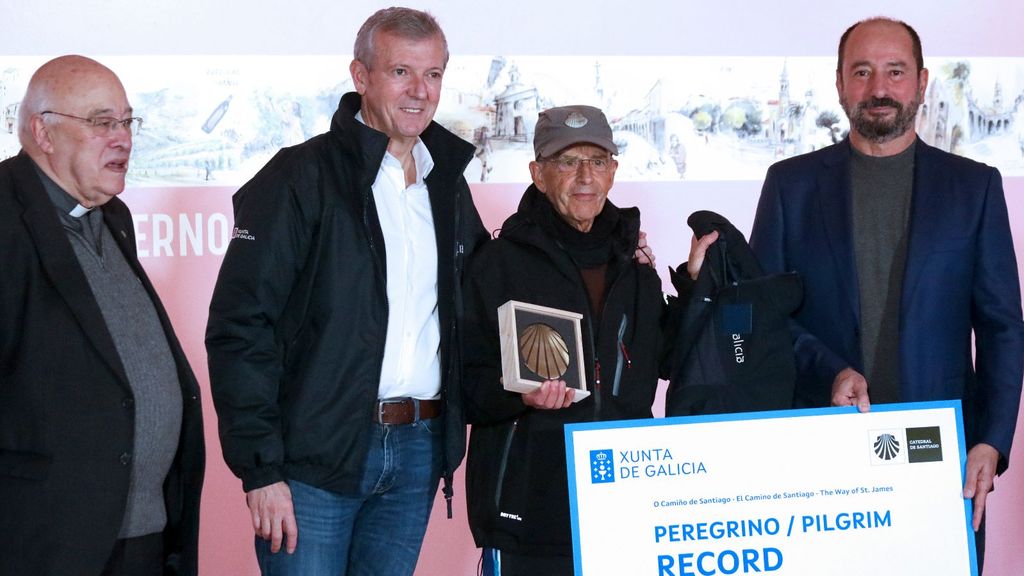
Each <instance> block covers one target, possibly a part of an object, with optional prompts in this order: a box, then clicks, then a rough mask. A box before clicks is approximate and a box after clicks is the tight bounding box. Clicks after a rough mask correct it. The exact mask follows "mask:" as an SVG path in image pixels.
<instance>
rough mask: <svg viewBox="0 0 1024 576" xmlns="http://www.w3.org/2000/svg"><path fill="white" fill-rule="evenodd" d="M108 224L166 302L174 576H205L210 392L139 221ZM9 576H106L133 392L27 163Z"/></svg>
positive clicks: (22, 171) (6, 536) (10, 298)
mask: <svg viewBox="0 0 1024 576" xmlns="http://www.w3.org/2000/svg"><path fill="white" fill-rule="evenodd" d="M103 217H104V222H105V223H106V225H107V227H108V228H109V229H110V232H111V234H112V235H113V237H114V240H115V241H116V242H117V246H118V248H120V249H121V252H122V253H123V254H124V257H125V260H127V261H128V264H129V265H130V266H131V267H132V270H134V271H135V274H136V275H137V276H138V278H139V281H140V282H141V283H142V286H143V287H144V288H145V290H146V293H147V294H149V297H150V298H151V299H152V301H153V306H154V308H155V309H156V313H157V316H158V317H159V319H160V323H161V325H162V326H163V329H164V333H165V334H166V335H167V343H168V345H169V346H170V349H171V353H172V354H173V356H174V361H175V364H176V366H177V370H178V379H179V382H180V383H181V394H182V402H183V414H182V424H181V438H180V441H179V445H178V452H177V454H176V455H175V458H174V462H173V464H172V466H171V469H170V471H169V473H168V476H167V479H166V480H165V482H164V496H165V499H166V502H167V527H166V528H165V530H164V557H165V567H164V574H166V575H172V574H173V575H179V576H181V575H195V574H196V573H197V559H198V553H197V549H198V538H199V497H200V490H201V488H202V481H203V470H204V466H205V453H204V444H203V428H202V406H201V403H200V400H199V386H198V384H197V382H196V379H195V376H194V375H193V373H192V370H191V369H190V368H189V365H188V362H187V360H186V358H185V353H184V352H183V351H182V348H181V345H180V344H179V342H178V339H177V338H176V337H175V335H174V331H173V329H172V327H171V323H170V320H169V319H168V317H167V313H166V312H165V310H164V308H163V306H162V305H161V303H160V299H159V298H158V297H157V295H156V292H155V290H154V289H153V285H152V284H151V283H150V281H149V278H148V277H147V276H146V273H145V271H143V269H142V266H141V265H140V263H139V260H138V258H137V256H136V248H135V234H134V229H133V227H132V217H131V214H130V213H129V211H128V207H127V206H125V205H124V203H123V202H121V201H120V200H119V199H117V198H113V199H111V200H110V201H109V202H107V204H105V205H104V207H103ZM0 265H2V266H3V269H2V272H0V576H15V575H17V576H22V575H26V574H32V575H34V576H51V575H52V576H57V575H60V576H78V575H81V576H87V575H95V574H99V573H100V572H101V571H102V570H103V566H104V564H105V562H106V560H107V558H108V557H109V556H110V553H111V551H112V550H113V548H114V543H115V541H116V539H117V536H118V531H119V530H120V527H121V522H122V520H123V518H124V510H125V503H126V500H127V496H128V485H129V481H130V470H131V467H130V466H129V464H130V462H131V453H132V451H133V449H134V418H135V411H134V402H133V396H132V391H131V387H130V386H129V384H128V378H127V376H126V375H125V371H124V367H123V366H122V364H121V359H120V356H119V355H118V353H117V349H116V347H115V345H114V341H113V338H112V337H111V335H110V333H109V332H108V331H107V327H106V323H105V321H104V320H103V315H102V312H101V311H100V308H99V305H98V304H97V303H96V299H95V298H94V297H93V295H92V289H91V288H90V286H89V282H88V279H87V278H86V276H85V273H84V272H83V271H82V267H81V265H80V264H79V263H78V258H77V257H76V256H75V252H74V249H73V248H72V246H71V242H70V241H69V240H68V238H67V233H66V232H65V231H64V229H63V228H62V227H61V224H60V219H59V217H58V215H57V210H56V209H55V208H54V206H53V202H51V201H50V199H49V197H48V196H47V194H46V191H45V189H44V188H43V183H42V180H40V178H39V175H38V173H37V172H36V168H35V167H34V166H33V163H32V160H31V159H29V157H28V155H27V154H25V152H22V153H21V154H19V155H18V156H15V157H14V158H10V159H8V160H6V161H4V162H0Z"/></svg>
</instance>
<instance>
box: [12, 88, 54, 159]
mask: <svg viewBox="0 0 1024 576" xmlns="http://www.w3.org/2000/svg"><path fill="white" fill-rule="evenodd" d="M47 92H48V91H47V90H45V89H43V87H41V86H39V85H38V84H33V83H31V82H30V83H29V85H28V88H27V89H26V90H25V97H24V98H22V99H21V103H20V104H18V142H19V143H20V144H21V147H22V148H25V147H26V145H27V144H29V143H34V142H35V136H33V135H32V117H33V116H35V115H37V114H39V113H40V112H42V111H44V110H47V109H49V107H50V104H49V98H48V96H49V94H48V93H47Z"/></svg>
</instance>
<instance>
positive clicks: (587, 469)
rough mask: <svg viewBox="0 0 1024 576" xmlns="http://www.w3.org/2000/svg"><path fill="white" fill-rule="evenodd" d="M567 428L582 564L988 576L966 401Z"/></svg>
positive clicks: (646, 569) (701, 571) (681, 573)
mask: <svg viewBox="0 0 1024 576" xmlns="http://www.w3.org/2000/svg"><path fill="white" fill-rule="evenodd" d="M565 436H566V451H567V458H568V466H569V493H570V507H571V513H572V530H573V546H574V549H575V563H576V574H577V575H586V576H601V575H605V574H606V575H615V576H621V575H625V574H628V575H630V576H639V575H648V574H649V575H652V576H694V575H697V576H720V575H740V574H744V575H745V574H769V575H773V576H786V575H818V574H828V575H829V576H844V575H848V576H864V575H867V574H870V575H872V576H882V575H888V574H891V575H900V576H904V575H908V574H922V575H924V574H926V575H928V576H942V575H956V576H964V575H966V574H971V575H976V574H977V568H976V562H975V549H974V538H973V531H972V529H971V526H970V521H971V502H970V501H969V500H965V499H964V498H963V497H962V491H963V475H964V465H965V462H966V450H965V447H964V441H963V424H962V417H961V413H960V403H959V402H958V401H952V402H945V401H944V402H926V403H914V404H893V405H878V406H873V407H872V409H871V412H869V413H867V414H860V413H857V412H856V410H855V409H854V408H824V409H813V410H792V411H782V412H760V413H753V414H728V415H719V416H701V417H687V418H666V419H655V420H632V421H622V422H596V423H587V424H572V425H568V426H566V428H565Z"/></svg>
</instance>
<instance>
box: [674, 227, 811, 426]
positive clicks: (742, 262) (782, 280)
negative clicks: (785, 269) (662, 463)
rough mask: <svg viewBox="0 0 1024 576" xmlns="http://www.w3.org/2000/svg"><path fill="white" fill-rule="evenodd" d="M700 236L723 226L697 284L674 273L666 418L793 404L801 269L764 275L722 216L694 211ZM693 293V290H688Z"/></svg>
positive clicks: (747, 246)
mask: <svg viewBox="0 0 1024 576" xmlns="http://www.w3.org/2000/svg"><path fill="white" fill-rule="evenodd" d="M686 223H687V224H689V225H690V227H691V228H692V229H693V231H694V233H695V234H696V235H697V237H698V238H700V237H701V236H704V235H705V234H708V233H710V232H711V231H713V230H718V234H719V238H718V240H717V241H716V242H715V243H714V244H712V245H711V246H710V247H709V248H708V251H707V254H706V256H705V258H704V263H703V265H702V266H701V270H700V273H699V274H698V276H697V279H696V280H695V281H693V280H691V279H690V277H689V275H687V274H686V268H685V266H682V273H681V274H679V273H677V272H676V271H675V270H670V273H671V279H672V284H673V285H674V286H675V287H676V290H677V292H678V293H679V295H680V296H679V298H678V299H676V300H675V301H674V302H670V304H671V305H672V306H673V307H674V308H675V313H674V314H673V316H672V318H673V319H672V320H671V321H672V323H673V324H675V325H674V326H671V327H670V331H672V330H673V329H674V331H675V336H676V344H675V347H674V349H673V352H672V357H671V359H670V362H671V364H670V366H671V379H670V381H669V388H668V394H667V397H666V400H665V415H666V416H687V415H695V414H721V413H728V412H753V411H761V410H780V409H788V408H791V407H792V405H793V389H794V385H795V380H796V364H795V360H794V354H793V337H792V335H791V333H790V329H789V316H790V314H792V312H793V311H794V310H796V308H797V307H798V306H799V305H800V302H801V299H802V298H803V285H802V283H801V281H800V277H799V276H798V275H797V274H796V273H788V274H777V275H771V276H765V275H764V272H763V271H762V269H761V265H760V264H759V263H758V261H757V258H756V257H755V256H754V253H753V252H752V251H751V249H750V246H749V245H748V244H747V241H746V239H745V238H744V237H743V234H742V233H740V231H739V230H737V229H736V227H734V226H733V225H732V224H731V223H730V222H729V221H728V220H726V219H725V218H724V217H723V216H720V215H718V214H715V213H714V212H708V211H700V212H694V213H693V214H691V215H690V217H689V218H688V219H687V221H686ZM687 293H688V295H687Z"/></svg>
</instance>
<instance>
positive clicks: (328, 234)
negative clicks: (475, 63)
mask: <svg viewBox="0 0 1024 576" xmlns="http://www.w3.org/2000/svg"><path fill="white" fill-rule="evenodd" d="M360 104H361V99H360V97H359V95H358V94H355V93H349V94H346V95H345V96H344V97H342V99H341V103H340V105H339V107H338V111H337V112H336V113H335V115H334V118H333V120H332V121H331V129H330V131H329V132H327V133H325V134H321V135H319V136H316V137H314V138H312V139H310V140H309V141H307V142H305V143H303V144H300V145H298V146H293V147H290V148H285V149H283V150H281V151H280V152H279V153H278V154H277V155H276V156H275V157H274V158H273V159H272V160H271V161H270V162H268V163H267V165H266V166H265V167H264V168H263V169H262V170H260V172H259V173H258V174H257V175H256V176H255V177H253V179H252V180H251V181H249V182H248V183H247V184H246V185H245V186H243V187H242V188H241V189H240V190H239V191H238V192H237V193H236V194H235V196H234V208H235V230H234V233H233V239H232V240H231V243H230V245H229V246H228V250H227V254H226V255H225V257H224V263H223V265H222V266H221V270H220V275H219V277H218V279H217V285H216V288H215V289H214V293H213V301H212V302H211V304H210V319H209V324H208V326H207V331H206V348H207V353H208V356H209V366H210V384H211V391H212V395H213V400H214V403H215V406H216V408H217V416H218V427H219V432H220V441H221V446H222V447H223V449H224V459H225V461H226V462H227V464H228V466H229V467H230V468H231V470H232V472H234V473H235V474H236V475H237V476H239V477H240V478H241V479H242V485H243V488H244V489H245V490H246V491H249V490H252V489H254V488H260V487H262V486H267V485H269V484H272V483H274V482H278V481H281V480H285V479H295V480H299V481H301V482H305V483H307V484H311V485H313V486H316V487H319V488H322V489H326V490H331V491H335V492H339V493H353V492H355V491H356V489H357V487H358V485H359V481H360V479H361V478H362V474H363V463H364V461H365V457H366V452H367V449H368V439H369V433H370V424H371V421H372V416H373V410H374V404H375V402H376V399H377V389H378V385H379V380H380V373H381V362H382V359H383V357H384V342H385V337H386V334H387V320H388V301H387V289H386V284H385V283H386V281H387V279H386V278H385V271H386V269H387V266H386V261H385V255H384V237H383V235H382V232H381V228H380V223H379V221H378V218H377V213H376V208H375V205H374V202H373V191H372V188H371V187H372V185H373V182H374V180H375V179H376V176H377V172H378V169H379V167H380V164H381V162H382V160H383V158H384V153H385V151H386V149H387V145H388V137H387V136H386V135H385V134H383V133H381V132H378V131H376V130H373V129H371V128H369V127H367V126H365V125H364V124H362V123H360V122H359V121H358V120H356V119H355V114H356V112H357V111H358V110H359V107H360ZM421 139H422V140H423V143H424V144H425V145H426V146H427V149H428V150H429V151H430V154H431V156H432V157H433V159H434V168H433V170H432V171H431V172H430V174H429V175H428V176H427V178H426V183H427V188H428V190H429V195H430V203H431V210H432V212H433V217H434V228H435V232H436V235H437V258H438V275H437V293H438V303H437V304H438V312H439V316H440V326H441V344H440V350H441V370H442V374H441V381H442V394H444V397H445V399H446V401H447V404H448V407H447V410H446V412H445V413H446V417H447V420H446V450H445V453H446V462H445V468H444V469H445V480H446V482H445V491H446V495H447V496H449V497H450V494H451V488H450V485H451V474H452V472H453V471H454V470H455V468H456V467H457V466H458V465H459V463H460V462H461V461H462V456H463V454H464V452H465V425H464V423H463V420H462V414H461V412H462V410H461V402H460V398H459V391H460V386H459V377H460V375H461V358H460V347H459V340H460V336H459V333H458V330H459V325H458V324H459V323H458V321H457V317H458V316H459V315H460V312H459V310H460V309H461V302H460V300H461V291H460V283H461V278H462V269H463V262H464V260H465V258H466V257H467V255H468V254H469V253H470V252H472V251H473V250H474V249H475V247H476V246H477V245H479V244H480V243H482V242H483V241H485V240H486V239H487V233H486V231H485V230H484V228H483V225H482V224H481V222H480V217H479V215H478V214H477V211H476V208H475V207H474V205H473V201H472V198H471V196H470V192H469V187H468V186H467V184H466V180H465V179H464V178H463V176H462V173H463V170H464V169H465V167H466V165H467V164H468V163H469V160H470V159H471V158H472V155H473V146H472V145H471V144H469V143H467V142H465V141H463V140H461V139H459V138H457V137H456V136H455V135H453V134H451V133H449V132H448V131H446V130H445V129H444V128H442V127H441V126H440V125H438V124H436V123H431V124H430V126H429V127H428V128H427V130H426V131H424V133H423V134H422V135H421ZM398 281H401V279H398Z"/></svg>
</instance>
